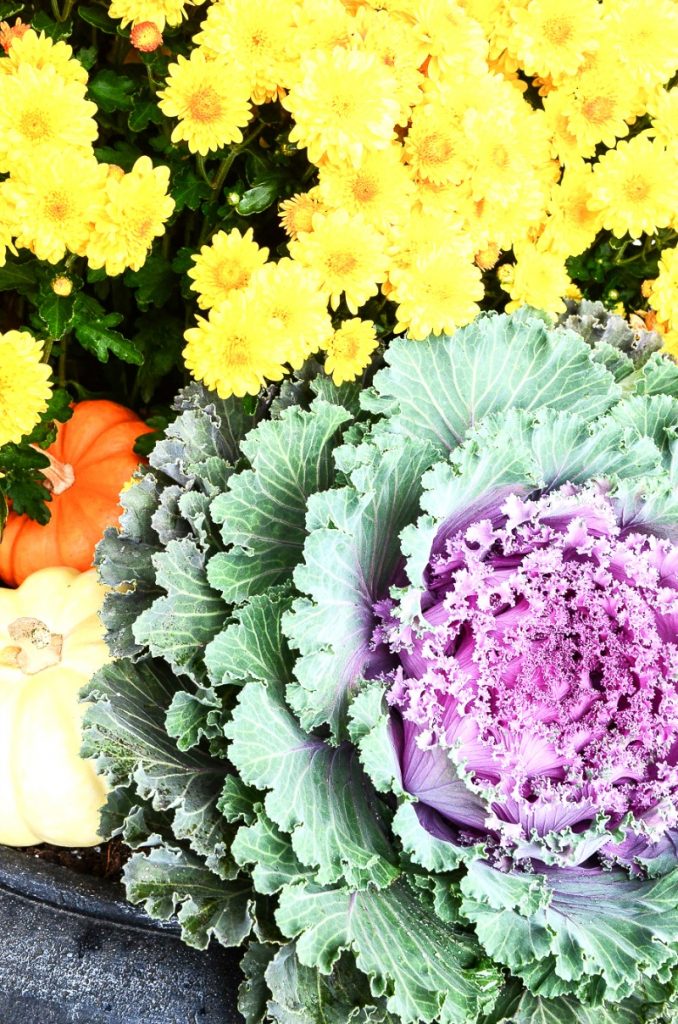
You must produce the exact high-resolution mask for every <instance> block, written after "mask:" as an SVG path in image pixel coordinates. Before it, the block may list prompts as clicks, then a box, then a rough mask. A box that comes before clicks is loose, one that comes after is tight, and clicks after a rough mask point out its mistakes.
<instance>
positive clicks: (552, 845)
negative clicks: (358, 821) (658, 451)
mask: <svg viewBox="0 0 678 1024" xmlns="http://www.w3.org/2000/svg"><path fill="white" fill-rule="evenodd" d="M422 582H423V586H422V588H421V591H420V593H419V594H417V595H416V600H413V597H414V594H413V593H412V592H409V593H408V594H407V597H406V600H405V601H402V600H401V601H398V600H395V601H394V600H392V599H387V600H386V601H383V602H381V603H380V604H379V605H377V607H376V609H375V610H376V612H377V614H378V616H379V619H380V620H381V621H380V624H379V625H378V626H377V628H376V630H375V633H374V643H375V645H379V646H383V647H384V648H385V649H386V650H388V651H389V652H390V653H391V654H392V655H393V657H394V659H395V662H396V664H395V666H394V667H393V668H392V669H391V670H390V672H389V673H388V675H387V677H386V678H389V679H390V686H389V688H388V690H387V700H388V703H389V705H390V706H391V708H392V709H393V712H392V715H393V736H394V743H395V746H396V749H397V753H398V759H399V765H400V771H401V779H402V786H403V789H404V790H405V791H406V792H407V793H409V794H411V795H412V796H413V797H415V798H416V803H415V805H414V806H415V810H416V813H417V816H418V818H419V821H420V822H421V824H422V825H423V827H424V828H426V829H428V830H429V831H430V832H431V833H432V834H433V835H436V836H439V837H440V838H443V839H449V840H450V841H451V842H455V843H459V844H468V845H474V844H475V843H477V842H483V843H484V844H485V847H486V853H485V855H486V856H487V858H488V859H489V860H490V861H491V862H492V863H496V864H497V865H498V866H502V865H503V864H504V863H505V862H506V860H507V858H510V859H512V860H513V861H521V860H525V859H529V860H532V859H536V860H540V861H542V862H544V861H546V862H548V861H549V860H552V859H553V857H554V849H557V851H558V855H557V861H558V863H560V864H581V863H585V862H589V861H590V858H591V857H592V856H593V855H594V854H598V857H599V859H600V860H601V862H602V860H603V858H606V859H608V860H609V861H610V862H619V863H624V864H625V865H627V866H628V867H629V868H632V869H635V870H638V869H637V865H638V861H639V858H640V857H642V858H643V860H645V861H646V860H648V859H649V858H652V857H656V856H657V855H658V854H659V853H660V852H662V851H664V850H665V849H666V848H667V843H669V841H670V837H671V836H672V835H674V834H675V829H676V826H677V824H678V805H677V803H676V793H677V792H678V767H677V765H678V690H677V688H676V682H677V680H678V547H676V546H674V545H673V544H672V543H671V542H670V541H669V540H667V539H663V538H659V537H657V536H653V535H652V534H648V533H646V532H642V533H640V532H637V531H636V530H634V529H633V527H632V526H627V525H625V524H624V521H623V516H622V515H621V513H620V509H619V508H618V506H617V503H616V502H615V500H614V498H612V497H611V495H610V494H609V492H608V489H607V488H606V487H604V486H602V485H601V484H600V483H594V484H589V485H585V486H573V485H570V484H565V485H563V486H562V487H560V488H558V489H556V490H554V491H552V492H550V493H549V492H547V493H545V494H543V495H541V496H539V497H536V498H527V497H526V496H525V495H524V493H516V491H513V492H511V493H510V494H508V495H507V494H505V493H501V492H498V493H492V492H490V493H488V494H486V495H484V496H483V497H482V498H481V500H480V501H478V502H476V503H473V504H472V505H471V506H469V507H468V508H466V509H465V510H464V511H463V512H462V513H460V514H457V515H455V516H453V517H451V518H450V519H449V520H447V521H446V522H444V523H443V524H442V525H441V526H440V527H439V528H438V530H437V533H436V535H435V538H434V541H433V544H432V546H431V551H430V555H429V559H428V562H427V565H426V568H425V570H424V573H423V580H422ZM408 608H409V613H408V611H407V609H408ZM620 830H621V832H622V833H623V835H624V839H623V841H622V842H621V843H620V842H619V841H618V840H617V839H612V840H611V838H610V835H611V834H613V835H617V834H618V832H619V831H620ZM567 836H570V837H571V841H570V845H569V846H568V844H567V843H566V839H565V837H567Z"/></svg>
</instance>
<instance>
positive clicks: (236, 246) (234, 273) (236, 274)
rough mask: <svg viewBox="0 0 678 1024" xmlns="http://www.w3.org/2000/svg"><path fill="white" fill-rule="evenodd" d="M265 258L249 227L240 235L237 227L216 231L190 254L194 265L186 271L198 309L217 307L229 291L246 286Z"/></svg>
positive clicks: (265, 250)
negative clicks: (197, 252) (195, 251)
mask: <svg viewBox="0 0 678 1024" xmlns="http://www.w3.org/2000/svg"><path fill="white" fill-rule="evenodd" d="M267 259H268V249H260V248H259V246H258V245H257V243H256V242H255V241H254V235H253V232H252V228H250V229H249V230H248V231H246V232H245V234H244V235H241V234H240V232H239V231H238V229H237V228H234V229H233V230H232V231H218V232H217V233H216V235H214V237H213V238H212V240H211V242H210V244H209V245H203V247H202V249H201V250H200V253H199V254H198V255H196V256H194V257H193V260H194V262H195V266H194V267H191V269H190V270H189V271H188V276H189V277H190V278H192V279H193V280H192V284H191V288H192V289H193V291H196V292H197V293H198V305H199V306H200V308H201V309H211V308H212V306H218V305H219V303H220V302H223V301H224V299H225V298H226V297H227V296H228V295H229V294H230V292H232V291H237V290H242V289H243V288H246V287H247V284H248V282H249V280H250V277H251V276H252V273H253V271H254V270H256V269H257V268H258V267H261V266H262V265H263V264H264V263H265V262H266V260H267Z"/></svg>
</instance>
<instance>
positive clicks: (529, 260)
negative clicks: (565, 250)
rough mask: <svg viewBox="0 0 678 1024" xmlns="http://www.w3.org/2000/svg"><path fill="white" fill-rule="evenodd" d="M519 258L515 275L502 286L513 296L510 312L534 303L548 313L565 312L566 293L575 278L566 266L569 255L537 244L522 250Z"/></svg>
mask: <svg viewBox="0 0 678 1024" xmlns="http://www.w3.org/2000/svg"><path fill="white" fill-rule="evenodd" d="M516 255H517V257H518V259H517V262H516V264H515V267H514V269H513V275H512V276H511V277H510V278H509V280H508V281H506V282H502V287H504V288H505V289H506V291H507V292H508V293H509V295H510V296H511V301H510V302H507V303H506V311H507V312H508V313H510V312H512V310H514V309H518V308H519V307H520V306H523V305H527V306H534V307H535V309H543V310H545V311H546V312H547V313H562V312H564V310H565V303H564V302H563V296H564V295H566V294H567V291H568V289H569V287H570V284H571V281H570V278H569V275H568V273H567V270H566V269H565V257H563V256H560V255H557V254H556V253H552V252H549V251H547V250H545V249H542V248H537V247H536V246H525V247H524V248H523V247H521V248H519V249H518V252H517V253H516Z"/></svg>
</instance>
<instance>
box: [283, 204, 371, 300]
mask: <svg viewBox="0 0 678 1024" xmlns="http://www.w3.org/2000/svg"><path fill="white" fill-rule="evenodd" d="M289 250H290V255H291V256H292V257H293V258H294V259H295V260H298V261H299V262H300V263H302V264H303V265H304V266H305V267H308V268H309V269H310V270H314V271H316V272H317V273H318V274H319V276H320V279H321V287H322V289H323V291H324V293H325V294H326V295H328V296H329V299H330V304H331V306H332V309H336V308H337V306H338V305H339V301H340V299H341V296H342V294H343V295H345V297H346V305H347V306H348V308H349V310H350V311H351V313H357V312H358V307H359V306H362V305H363V303H365V302H367V300H368V299H369V298H370V297H371V296H372V295H376V294H377V291H378V287H377V285H378V284H379V283H380V282H381V281H383V280H384V278H385V277H386V267H387V257H386V252H385V240H384V237H383V235H381V234H380V233H379V232H378V231H377V230H376V228H373V227H372V225H371V224H368V223H367V221H366V220H365V218H364V217H362V216H360V215H359V214H353V216H350V215H349V214H348V213H347V212H346V210H335V211H333V212H332V213H328V214H322V213H318V214H316V216H315V217H314V218H313V231H312V232H310V233H309V234H305V235H301V236H300V237H299V238H297V239H295V240H293V241H291V242H290V244H289Z"/></svg>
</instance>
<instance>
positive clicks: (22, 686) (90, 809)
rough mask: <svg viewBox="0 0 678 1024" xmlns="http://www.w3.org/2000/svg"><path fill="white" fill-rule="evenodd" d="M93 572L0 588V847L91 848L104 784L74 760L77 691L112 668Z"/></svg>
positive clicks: (56, 572) (61, 571)
mask: <svg viewBox="0 0 678 1024" xmlns="http://www.w3.org/2000/svg"><path fill="white" fill-rule="evenodd" d="M104 593H105V590H104V587H103V586H102V585H101V584H100V583H99V582H98V580H97V577H96V572H95V570H94V569H90V570H89V571H88V572H84V573H79V572H78V571H77V570H75V569H67V568H49V569H40V570H39V571H38V572H34V573H33V574H32V575H31V576H29V577H28V578H27V579H26V580H25V581H24V582H23V583H22V584H21V586H20V587H19V588H18V589H17V590H7V589H0V843H4V844H6V845H8V846H29V845H32V844H34V843H53V844H55V845H58V846H94V845H95V844H96V843H98V842H100V841H101V840H100V837H99V836H98V835H97V829H98V826H99V809H100V807H101V805H102V804H103V803H104V800H105V796H106V786H105V783H104V781H103V779H102V778H101V777H100V776H98V775H97V774H96V771H95V769H94V765H93V763H92V762H90V761H85V760H82V759H81V758H80V756H79V751H80V747H81V745H82V737H81V723H82V716H83V714H84V711H85V705H84V704H81V703H79V701H78V693H79V691H80V689H81V688H82V687H83V686H84V685H85V683H86V682H87V681H88V679H89V678H90V677H91V676H92V675H93V673H94V672H96V671H97V669H99V668H101V666H102V665H103V664H105V662H107V661H109V660H110V657H109V654H108V650H107V648H106V644H105V643H104V637H103V634H104V629H103V626H102V624H101V621H100V620H99V617H98V614H97V613H98V612H99V610H100V608H101V604H102V602H103V598H104Z"/></svg>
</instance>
